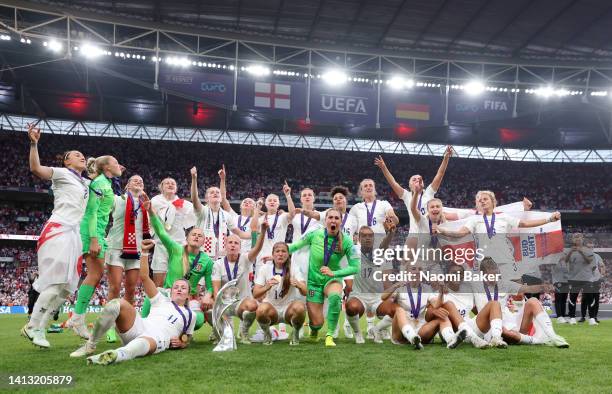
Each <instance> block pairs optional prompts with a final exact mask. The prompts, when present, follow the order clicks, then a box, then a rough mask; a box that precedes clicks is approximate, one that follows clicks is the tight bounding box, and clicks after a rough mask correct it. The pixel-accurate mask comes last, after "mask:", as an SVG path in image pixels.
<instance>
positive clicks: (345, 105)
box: [321, 94, 368, 115]
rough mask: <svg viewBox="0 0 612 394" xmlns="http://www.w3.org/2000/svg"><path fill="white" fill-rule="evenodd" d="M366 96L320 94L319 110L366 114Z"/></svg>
mask: <svg viewBox="0 0 612 394" xmlns="http://www.w3.org/2000/svg"><path fill="white" fill-rule="evenodd" d="M367 101H368V98H367V97H355V96H337V95H333V94H322V95H321V111H322V112H335V113H343V114H352V115H367V114H368V111H367V107H366V103H367Z"/></svg>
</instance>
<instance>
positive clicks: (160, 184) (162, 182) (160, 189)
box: [157, 177, 176, 193]
mask: <svg viewBox="0 0 612 394" xmlns="http://www.w3.org/2000/svg"><path fill="white" fill-rule="evenodd" d="M168 179H171V180H173V181H174V184H175V185H176V179H174V178H170V177H167V178H164V179H162V180H161V182H159V185H157V189H158V190H159V192H160V193H162V185H163V184H164V181H165V180H168Z"/></svg>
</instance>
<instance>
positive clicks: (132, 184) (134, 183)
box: [126, 175, 144, 196]
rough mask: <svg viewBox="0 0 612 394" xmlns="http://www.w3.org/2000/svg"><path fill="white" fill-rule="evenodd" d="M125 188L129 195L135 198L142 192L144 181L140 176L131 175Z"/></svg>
mask: <svg viewBox="0 0 612 394" xmlns="http://www.w3.org/2000/svg"><path fill="white" fill-rule="evenodd" d="M126 187H127V189H128V191H129V192H130V193H132V194H133V195H135V196H137V195H139V194H140V193H142V192H143V190H144V181H143V180H142V178H141V177H140V175H132V176H131V177H130V179H129V180H128V183H127V186H126Z"/></svg>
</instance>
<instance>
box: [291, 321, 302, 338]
mask: <svg viewBox="0 0 612 394" xmlns="http://www.w3.org/2000/svg"><path fill="white" fill-rule="evenodd" d="M291 327H293V338H294V339H299V338H300V329H301V328H302V325H301V324H298V323H296V322H295V318H293V319H291Z"/></svg>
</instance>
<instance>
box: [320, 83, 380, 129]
mask: <svg viewBox="0 0 612 394" xmlns="http://www.w3.org/2000/svg"><path fill="white" fill-rule="evenodd" d="M376 107H377V91H376V89H374V88H371V87H370V88H363V87H351V86H346V85H344V86H328V85H326V84H322V83H316V82H314V81H313V82H312V84H311V85H310V118H311V119H312V120H313V121H314V122H317V123H323V124H337V125H344V126H372V127H374V126H375V125H376Z"/></svg>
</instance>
